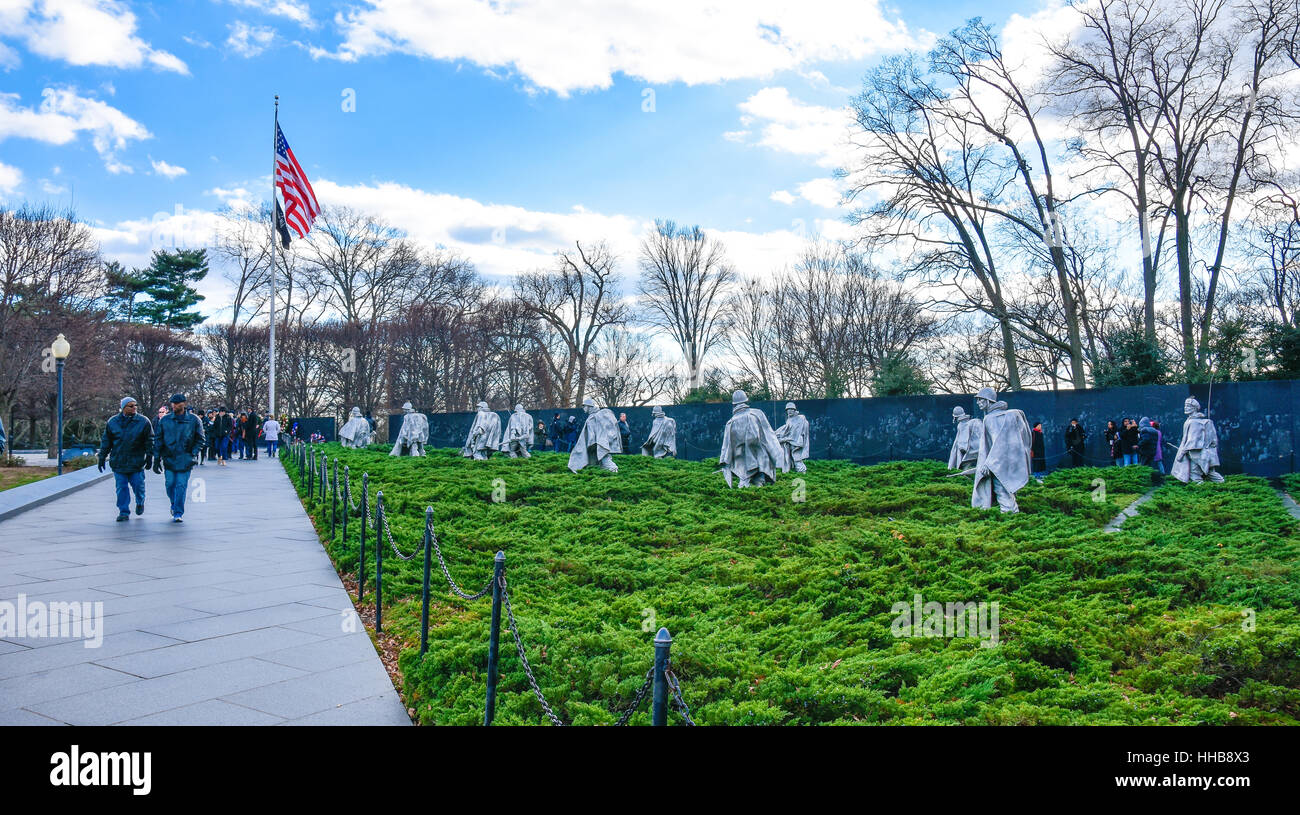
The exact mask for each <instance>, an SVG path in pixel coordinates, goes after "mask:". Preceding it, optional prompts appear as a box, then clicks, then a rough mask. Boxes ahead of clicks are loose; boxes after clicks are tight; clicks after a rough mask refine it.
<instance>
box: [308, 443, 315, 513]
mask: <svg viewBox="0 0 1300 815" xmlns="http://www.w3.org/2000/svg"><path fill="white" fill-rule="evenodd" d="M310 463H311V479H310V480H308V481H307V500H309V501H310V500H311V499H312V498H315V497H316V451H315V450H312V451H311V462H310Z"/></svg>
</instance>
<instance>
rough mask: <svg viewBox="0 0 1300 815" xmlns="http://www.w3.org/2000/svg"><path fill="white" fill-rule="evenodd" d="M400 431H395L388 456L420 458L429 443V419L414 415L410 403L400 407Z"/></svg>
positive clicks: (422, 415) (413, 409) (421, 415)
mask: <svg viewBox="0 0 1300 815" xmlns="http://www.w3.org/2000/svg"><path fill="white" fill-rule="evenodd" d="M402 412H403V414H404V415H403V416H402V429H401V430H398V431H397V440H396V441H394V442H393V450H392V452H391V453H389V454H388V455H390V456H422V455H424V445H425V443H426V442H428V441H429V417H428V416H425V415H424V414H423V413H416V411H415V408H414V407H413V406H412V405H411V403H410V402H406V403H405V404H403V405H402Z"/></svg>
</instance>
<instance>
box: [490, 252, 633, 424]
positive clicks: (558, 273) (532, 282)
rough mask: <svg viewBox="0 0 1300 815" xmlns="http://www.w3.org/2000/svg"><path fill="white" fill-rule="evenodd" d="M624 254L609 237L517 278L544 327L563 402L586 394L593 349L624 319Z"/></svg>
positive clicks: (542, 339) (542, 340)
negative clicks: (621, 285)
mask: <svg viewBox="0 0 1300 815" xmlns="http://www.w3.org/2000/svg"><path fill="white" fill-rule="evenodd" d="M617 266H618V259H617V258H616V257H615V256H614V254H613V253H612V252H611V251H610V249H609V246H608V245H607V244H605V243H604V242H603V241H601V242H598V243H595V244H593V245H591V246H588V247H585V248H584V247H583V245H582V242H581V241H575V242H574V249H573V250H572V251H564V252H559V253H557V254H556V257H555V265H554V266H553V267H552V268H551V269H550V270H544V271H535V272H526V273H524V274H521V275H519V277H518V278H517V279H516V280H515V299H516V300H518V302H519V303H520V304H521V305H522V306H523V307H524V309H526V310H527V312H528V313H529V314H530V315H532V317H533V318H534V319H536V320H537V321H538V323H539V324H540V325H541V327H542V328H543V329H544V330H543V331H542V332H540V333H539V336H538V337H537V339H536V343H537V348H538V351H539V352H540V353H541V355H542V357H543V359H544V360H545V362H546V367H547V369H548V372H549V374H550V376H551V377H552V378H553V379H554V380H555V382H556V385H557V387H558V391H557V393H556V394H555V396H556V399H557V400H558V402H559V403H560V404H562V405H570V404H577V403H581V402H582V399H583V397H584V396H585V395H586V388H587V379H588V377H589V376H590V373H591V369H590V366H589V361H590V357H591V353H592V349H593V348H594V347H595V345H596V342H597V341H598V340H599V339H600V335H601V332H602V331H604V330H605V329H606V328H609V327H611V326H619V325H623V324H625V323H626V322H627V319H628V309H627V306H625V305H624V304H623V303H621V302H619V300H618V299H617V298H618V275H617Z"/></svg>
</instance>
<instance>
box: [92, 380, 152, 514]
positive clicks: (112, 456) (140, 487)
mask: <svg viewBox="0 0 1300 815" xmlns="http://www.w3.org/2000/svg"><path fill="white" fill-rule="evenodd" d="M121 407H122V410H121V412H120V413H118V414H117V415H116V416H114V417H113V418H111V419H109V420H108V425H107V426H106V427H105V428H104V438H103V440H101V441H100V444H99V471H100V472H101V473H102V472H104V462H105V460H107V461H109V462H110V463H111V466H112V468H113V480H114V482H116V484H117V520H118V521H125V520H128V519H130V517H131V512H130V510H131V492H132V491H134V492H135V514H136V515H141V514H143V513H144V471H145V470H148V469H150V468H152V467H153V425H152V424H151V423H150V422H149V420H148V419H146V418H145V417H143V416H141V415H140V412H139V411H140V406H139V405H138V404H136V401H135V400H134V399H132V398H131V397H130V396H128V397H126V398H125V399H123V400H122V405H121Z"/></svg>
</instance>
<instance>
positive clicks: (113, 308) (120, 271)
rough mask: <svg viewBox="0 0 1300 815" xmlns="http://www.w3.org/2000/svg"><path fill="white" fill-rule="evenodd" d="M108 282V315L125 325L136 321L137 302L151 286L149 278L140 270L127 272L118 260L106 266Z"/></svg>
mask: <svg viewBox="0 0 1300 815" xmlns="http://www.w3.org/2000/svg"><path fill="white" fill-rule="evenodd" d="M104 277H105V278H106V279H107V281H108V313H109V316H110V317H112V318H113V319H114V320H120V321H122V322H125V323H129V322H133V321H134V319H135V300H136V298H137V297H139V296H140V295H141V294H142V293H143V292H144V290H145V287H146V286H148V285H149V277H148V276H147V275H146V274H145V273H144V272H142V271H140V270H139V269H132V270H131V271H129V272H128V271H127V270H126V267H125V266H123V265H122V264H121V263H118V262H117V261H116V260H114V261H110V262H109V263H107V264H105V265H104Z"/></svg>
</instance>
